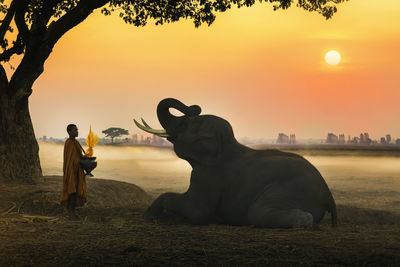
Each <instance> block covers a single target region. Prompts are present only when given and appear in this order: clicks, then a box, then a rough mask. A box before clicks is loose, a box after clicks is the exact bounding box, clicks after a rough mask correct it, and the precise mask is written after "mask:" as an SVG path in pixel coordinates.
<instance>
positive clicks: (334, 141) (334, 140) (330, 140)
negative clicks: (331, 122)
mask: <svg viewBox="0 0 400 267" xmlns="http://www.w3.org/2000/svg"><path fill="white" fill-rule="evenodd" d="M338 142H339V139H338V137H337V135H336V134H333V133H328V136H327V137H326V141H325V143H327V144H337V143H338Z"/></svg>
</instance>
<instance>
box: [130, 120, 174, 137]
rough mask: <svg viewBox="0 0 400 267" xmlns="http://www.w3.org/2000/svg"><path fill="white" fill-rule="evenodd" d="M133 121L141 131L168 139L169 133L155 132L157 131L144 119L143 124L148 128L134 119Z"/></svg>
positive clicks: (163, 131)
mask: <svg viewBox="0 0 400 267" xmlns="http://www.w3.org/2000/svg"><path fill="white" fill-rule="evenodd" d="M133 121H134V122H135V124H136V126H137V127H139V129H142V130H143V131H145V132H148V133H152V134H155V135H158V136H160V137H168V134H167V131H165V130H155V129H153V128H151V127H150V126H149V125H148V124H147V123H146V122H145V121H144V120H143V119H142V121H143V124H145V125H146V126H143V125H141V124H140V123H139V122H137V121H136V120H135V119H133Z"/></svg>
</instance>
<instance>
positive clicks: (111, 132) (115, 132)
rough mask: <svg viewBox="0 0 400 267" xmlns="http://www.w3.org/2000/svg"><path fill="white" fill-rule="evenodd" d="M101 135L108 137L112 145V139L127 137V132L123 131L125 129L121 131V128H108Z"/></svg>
mask: <svg viewBox="0 0 400 267" xmlns="http://www.w3.org/2000/svg"><path fill="white" fill-rule="evenodd" d="M102 133H103V134H105V136H106V137H110V138H111V142H112V143H114V138H115V137H120V136H122V135H128V134H129V132H128V130H125V129H122V128H118V127H112V128H108V129H106V130H104V131H102Z"/></svg>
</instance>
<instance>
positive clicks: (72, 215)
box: [68, 210, 79, 222]
mask: <svg viewBox="0 0 400 267" xmlns="http://www.w3.org/2000/svg"><path fill="white" fill-rule="evenodd" d="M68 218H69V220H70V221H73V222H77V221H79V218H78V216H76V214H75V211H73V210H68Z"/></svg>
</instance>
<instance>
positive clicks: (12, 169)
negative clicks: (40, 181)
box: [0, 83, 42, 182]
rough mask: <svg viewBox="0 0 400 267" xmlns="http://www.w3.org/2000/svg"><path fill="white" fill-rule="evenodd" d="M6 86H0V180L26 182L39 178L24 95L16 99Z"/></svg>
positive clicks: (37, 154)
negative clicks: (1, 178)
mask: <svg viewBox="0 0 400 267" xmlns="http://www.w3.org/2000/svg"><path fill="white" fill-rule="evenodd" d="M5 87H6V88H5ZM7 87H8V86H7V85H5V83H1V84H0V177H3V178H5V179H7V180H17V181H22V182H30V181H33V180H35V179H36V178H38V177H40V176H42V169H41V167H40V160H39V145H38V142H37V140H36V138H35V133H34V131H33V125H32V121H31V118H30V114H29V107H28V96H26V97H22V99H21V98H20V99H19V100H18V99H17V97H18V96H17V95H15V94H11V95H10V94H9V93H8V92H7V91H8V88H7ZM29 90H30V89H29Z"/></svg>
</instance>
